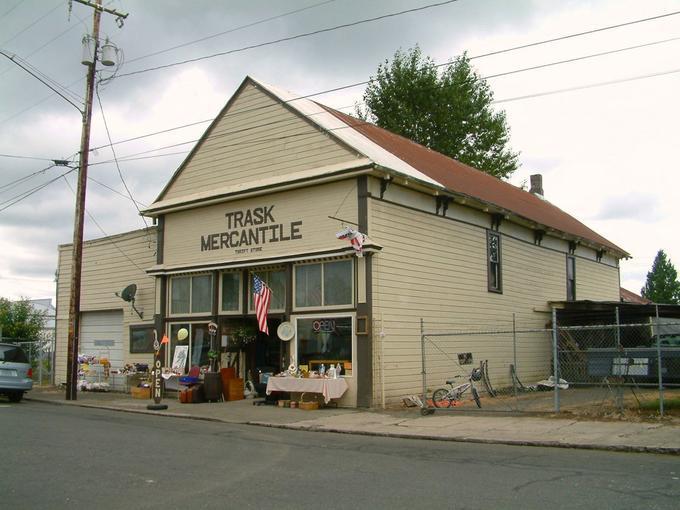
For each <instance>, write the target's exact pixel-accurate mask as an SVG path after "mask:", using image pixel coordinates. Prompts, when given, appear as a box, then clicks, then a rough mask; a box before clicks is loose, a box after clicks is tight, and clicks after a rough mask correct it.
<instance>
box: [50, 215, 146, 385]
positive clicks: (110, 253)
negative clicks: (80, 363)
mask: <svg viewBox="0 0 680 510" xmlns="http://www.w3.org/2000/svg"><path fill="white" fill-rule="evenodd" d="M71 260H72V245H70V244H68V245H62V246H60V247H59V282H58V286H57V289H58V296H57V333H56V338H57V341H56V372H55V373H56V376H55V381H56V383H57V384H60V383H63V382H65V381H66V352H67V345H68V314H69V303H70V292H71V283H70V282H71ZM155 262H156V229H155V228H149V229H144V230H136V231H134V232H128V233H125V234H121V235H116V236H111V237H107V238H104V239H97V240H93V241H87V242H86V243H85V244H84V245H83V265H82V285H81V299H80V310H81V312H88V311H105V310H112V311H113V310H122V312H123V333H122V338H121V341H122V344H123V352H124V355H125V356H126V363H135V362H140V363H151V361H152V355H151V354H130V339H129V326H130V325H144V324H147V325H148V324H153V313H154V306H155V299H156V296H155V283H154V278H153V277H151V276H148V275H147V274H146V272H145V269H147V268H149V267H151V266H152V265H153V264H154V263H155ZM131 283H134V284H135V285H137V294H136V296H135V306H136V307H137V309H138V310H141V311H142V312H143V315H144V319H141V318H140V317H139V316H138V315H137V314H136V313H135V312H134V310H132V307H131V306H130V304H129V303H126V302H125V301H123V300H122V299H121V298H119V297H117V296H116V295H115V293H116V292H118V293H120V292H121V291H122V290H123V289H124V288H125V287H127V286H128V285H130V284H131ZM113 368H116V367H113Z"/></svg>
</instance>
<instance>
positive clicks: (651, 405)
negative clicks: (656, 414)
mask: <svg viewBox="0 0 680 510" xmlns="http://www.w3.org/2000/svg"><path fill="white" fill-rule="evenodd" d="M663 408H664V410H669V409H680V397H674V398H664V399H663ZM640 409H644V410H646V411H656V410H658V409H659V399H658V398H657V399H655V400H647V401H644V402H640Z"/></svg>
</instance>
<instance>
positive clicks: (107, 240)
mask: <svg viewBox="0 0 680 510" xmlns="http://www.w3.org/2000/svg"><path fill="white" fill-rule="evenodd" d="M62 177H64V181H65V182H66V185H67V186H68V187H69V189H70V190H71V192H72V193H73V194H74V195H75V194H76V192H75V190H74V189H73V186H71V183H70V182H68V179H66V176H65V175H64V176H62ZM84 209H85V212H86V213H87V215H88V217H89V218H90V219H91V220H92V223H94V224H95V225H96V226H97V228H98V229H99V230H100V231H101V233H102V234H104V237H105V238H106V242H109V243H111V244H112V245H113V246H114V247H115V248H116V249H117V250H118V251H119V252H120V254H121V255H123V257H125V258H126V259H127V260H128V262H130V264H132V265H133V266H135V267H136V268H137V269H139V270H140V271H141V272H142V273H144V274H145V275H146V270H145V269H142V268H141V267H139V266H138V265H137V263H136V262H135V261H134V260H132V259H131V258H130V257H129V256H128V254H127V253H125V251H123V250H122V249H121V248H120V246H118V244H116V242H115V241H114V240H113V237H111V236H109V234H107V233H106V231H105V230H104V229H103V228H102V226H101V225H100V224H99V222H98V221H97V219H96V218H95V217H94V216H93V215H92V214H91V213H90V211H88V210H87V208H84ZM147 229H148V228H147ZM147 235H148V232H147Z"/></svg>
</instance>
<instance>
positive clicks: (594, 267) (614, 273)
mask: <svg viewBox="0 0 680 510" xmlns="http://www.w3.org/2000/svg"><path fill="white" fill-rule="evenodd" d="M619 296H620V294H619V270H618V268H616V267H611V266H608V265H605V264H598V263H597V262H594V261H591V260H585V259H582V258H577V259H576V299H577V300H579V301H580V300H583V299H589V300H591V301H618V300H619Z"/></svg>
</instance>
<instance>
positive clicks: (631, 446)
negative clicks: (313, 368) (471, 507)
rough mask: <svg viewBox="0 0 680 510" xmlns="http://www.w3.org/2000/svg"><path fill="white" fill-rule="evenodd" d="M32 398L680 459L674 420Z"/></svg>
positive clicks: (92, 396)
mask: <svg viewBox="0 0 680 510" xmlns="http://www.w3.org/2000/svg"><path fill="white" fill-rule="evenodd" d="M25 398H26V400H31V401H36V402H47V403H53V404H62V405H76V406H83V407H95V408H100V409H110V410H114V411H124V412H136V413H147V414H156V415H164V416H173V417H177V418H188V419H198V420H209V421H218V422H224V423H238V424H247V425H257V426H266V427H278V428H286V429H295V430H307V431H319V432H338V433H346V434H364V435H374V436H385V437H399V438H409V439H429V440H439V441H465V442H477V443H496V444H508V445H527V446H551V447H562V448H586V449H599V450H614V451H634V452H651V453H668V454H676V455H677V454H680V425H678V424H677V423H671V422H661V421H659V422H654V423H649V422H646V423H634V422H627V421H579V420H574V419H567V418H560V417H552V416H545V417H543V416H509V415H505V414H502V415H501V414H494V415H490V414H483V413H478V412H475V413H469V414H461V413H459V412H446V411H441V410H440V411H437V412H436V413H435V414H434V415H431V416H421V414H420V411H419V409H418V408H409V409H403V410H395V411H382V410H380V411H378V410H363V409H333V408H324V409H320V410H317V411H303V410H300V409H289V408H280V407H276V406H254V405H253V401H252V400H240V401H235V402H219V403H204V404H180V403H179V402H178V401H177V400H174V399H171V398H168V399H164V400H163V403H164V404H167V405H168V409H166V410H164V411H149V410H147V408H146V406H147V404H149V403H151V401H150V400H137V399H133V398H131V397H130V396H129V395H126V394H121V393H91V392H79V393H78V400H76V401H67V400H65V398H64V392H63V391H57V390H55V389H42V388H35V389H34V390H32V391H31V392H29V393H27V394H26V397H25Z"/></svg>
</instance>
